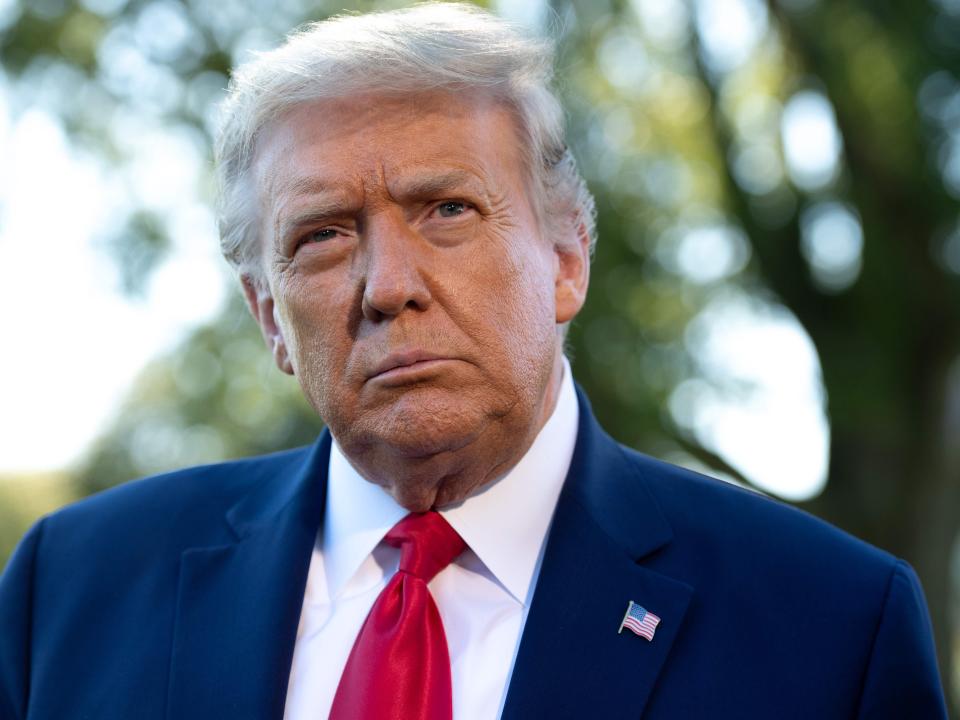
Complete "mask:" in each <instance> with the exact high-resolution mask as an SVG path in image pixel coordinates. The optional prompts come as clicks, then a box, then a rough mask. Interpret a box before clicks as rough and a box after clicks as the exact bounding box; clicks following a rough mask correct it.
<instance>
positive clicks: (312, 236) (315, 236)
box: [303, 228, 337, 243]
mask: <svg viewBox="0 0 960 720" xmlns="http://www.w3.org/2000/svg"><path fill="white" fill-rule="evenodd" d="M336 236H337V231H336V230H334V229H333V228H320V229H319V230H314V231H313V232H311V233H308V234H307V235H306V236H305V237H304V238H303V242H305V243H311V242H324V241H325V240H333V239H334V238H335V237H336Z"/></svg>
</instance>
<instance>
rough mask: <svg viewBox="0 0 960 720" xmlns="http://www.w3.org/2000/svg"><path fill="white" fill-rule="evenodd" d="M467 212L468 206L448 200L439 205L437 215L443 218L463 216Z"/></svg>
mask: <svg viewBox="0 0 960 720" xmlns="http://www.w3.org/2000/svg"><path fill="white" fill-rule="evenodd" d="M466 211H467V204H466V203H462V202H459V201H457V200H448V201H447V202H442V203H440V204H439V205H437V215H439V216H440V217H443V218H450V217H456V216H457V215H463V213H465V212H466Z"/></svg>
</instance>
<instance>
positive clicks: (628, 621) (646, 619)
mask: <svg viewBox="0 0 960 720" xmlns="http://www.w3.org/2000/svg"><path fill="white" fill-rule="evenodd" d="M659 624H660V618H658V617H657V616H656V615H654V614H653V613H652V612H650V611H649V610H645V609H644V608H642V607H640V606H639V605H637V604H636V603H635V602H634V601H633V600H631V601H630V604H629V605H627V612H625V613H624V615H623V620H621V621H620V629H619V630H617V634H618V635H619V634H620V633H622V632H623V629H624V628H627V630H630V631H631V632H632V633H634V634H635V635H639V636H640V637H642V638H646V639H647V640H653V634H654V633H655V632H656V631H657V625H659Z"/></svg>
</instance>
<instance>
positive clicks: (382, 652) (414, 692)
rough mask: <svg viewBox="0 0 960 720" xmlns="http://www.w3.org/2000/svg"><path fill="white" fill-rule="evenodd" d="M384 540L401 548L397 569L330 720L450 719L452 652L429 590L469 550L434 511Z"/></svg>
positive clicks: (412, 518) (367, 625)
mask: <svg viewBox="0 0 960 720" xmlns="http://www.w3.org/2000/svg"><path fill="white" fill-rule="evenodd" d="M384 540H385V541H386V542H387V543H389V544H390V545H393V546H394V547H399V548H400V569H399V570H398V571H397V573H396V574H395V575H394V576H393V577H392V578H391V579H390V582H389V583H387V586H386V587H385V588H384V589H383V592H381V593H380V596H379V597H378V598H377V600H376V602H374V604H373V607H372V608H371V609H370V614H369V615H367V619H366V621H365V622H364V623H363V627H362V628H361V629H360V634H359V635H357V640H356V642H355V643H354V644H353V650H351V651H350V657H349V658H347V666H346V668H345V669H344V671H343V675H342V676H341V677H340V685H339V686H337V694H336V695H335V696H334V698H333V708H332V709H331V710H330V720H450V719H451V718H452V717H453V691H452V689H451V681H450V653H449V651H448V649H447V637H446V635H445V634H444V632H443V622H442V621H441V620H440V612H439V611H438V610H437V605H436V603H435V602H434V601H433V597H432V596H431V595H430V590H428V589H427V583H428V582H430V581H431V580H432V579H433V577H434V576H435V575H436V574H437V573H438V572H440V571H441V570H443V568H445V567H446V566H447V565H449V564H450V563H451V562H452V561H453V560H454V559H455V558H456V557H457V556H458V555H459V554H460V553H461V552H463V550H464V548H465V547H466V544H465V543H464V542H463V539H462V538H461V537H460V536H459V535H457V531H456V530H454V529H453V528H452V527H450V525H449V524H448V523H447V521H446V520H444V519H443V518H442V517H441V516H440V515H439V513H436V512H433V511H430V512H425V513H412V514H410V515H407V516H406V517H405V518H404V519H403V520H401V521H400V522H398V523H397V524H396V525H394V526H393V529H392V530H390V532H388V533H387V535H386V537H385V538H384Z"/></svg>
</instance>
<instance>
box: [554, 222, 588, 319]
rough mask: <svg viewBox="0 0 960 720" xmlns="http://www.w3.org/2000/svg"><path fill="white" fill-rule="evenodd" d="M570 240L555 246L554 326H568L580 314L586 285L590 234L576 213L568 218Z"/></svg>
mask: <svg viewBox="0 0 960 720" xmlns="http://www.w3.org/2000/svg"><path fill="white" fill-rule="evenodd" d="M570 225H571V227H570V230H569V233H570V235H572V237H570V238H567V239H566V241H565V242H562V243H557V245H556V247H555V248H554V251H555V252H556V254H557V277H556V285H555V293H556V308H557V324H558V325H561V324H563V323H568V322H570V321H571V320H573V318H574V317H575V316H576V314H577V313H578V312H580V308H582V307H583V303H584V301H585V300H586V299H587V286H588V285H589V284H590V233H589V232H587V226H586V225H585V224H584V222H583V221H582V220H581V219H580V217H579V214H577V215H576V216H574V217H572V218H571V223H570Z"/></svg>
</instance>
